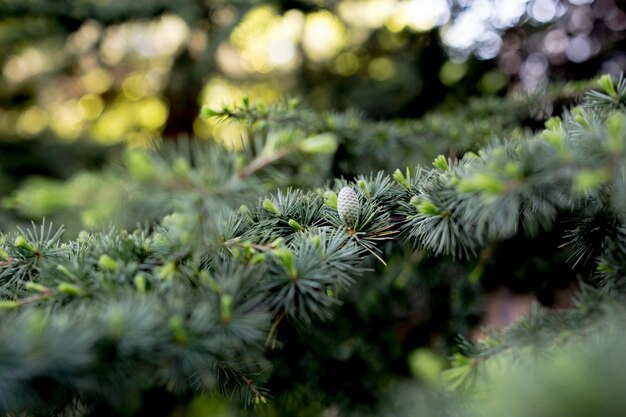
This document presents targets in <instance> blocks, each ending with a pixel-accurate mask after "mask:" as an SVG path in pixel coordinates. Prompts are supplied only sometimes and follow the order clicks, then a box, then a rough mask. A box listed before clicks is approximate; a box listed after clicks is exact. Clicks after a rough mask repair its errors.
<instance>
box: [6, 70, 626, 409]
mask: <svg viewBox="0 0 626 417" xmlns="http://www.w3.org/2000/svg"><path fill="white" fill-rule="evenodd" d="M600 85H601V87H602V88H603V92H602V93H597V92H595V93H590V94H589V95H588V100H587V102H586V104H584V105H582V106H577V107H573V108H572V109H571V110H568V111H566V112H564V114H563V115H562V117H559V118H556V117H555V118H551V119H549V120H548V121H547V122H546V126H545V130H543V131H542V132H541V133H540V134H538V135H536V136H534V137H526V136H523V135H520V136H519V137H516V136H508V137H506V136H504V135H503V136H502V137H500V139H499V140H497V141H495V142H492V143H490V144H485V143H480V146H479V147H476V148H473V150H474V152H472V151H471V149H469V148H470V146H469V145H458V146H457V148H456V150H455V151H454V152H449V155H448V156H444V155H441V156H438V157H436V158H435V160H434V162H433V163H432V167H430V168H429V167H426V166H418V167H415V168H407V169H404V168H403V169H402V170H401V169H398V170H396V171H395V172H394V173H393V174H391V175H390V174H388V173H385V172H384V171H383V172H380V173H377V174H366V173H362V172H354V173H355V174H359V175H356V176H355V177H354V178H351V179H344V178H341V179H335V180H334V181H333V182H329V183H328V184H327V186H325V187H318V188H315V189H306V188H305V187H306V186H307V185H309V186H311V185H315V184H314V182H312V181H311V178H307V175H309V172H310V171H307V169H310V167H311V166H315V165H316V164H321V166H323V164H329V165H327V166H332V164H333V161H331V159H330V156H332V155H333V154H334V153H335V151H336V150H337V148H338V147H341V146H346V147H348V146H351V145H350V141H351V140H356V139H357V137H358V135H360V134H366V135H367V134H369V135H370V136H369V137H370V138H371V137H376V133H375V132H377V130H376V128H379V129H380V131H381V132H382V131H384V132H387V133H386V134H387V136H386V137H385V139H384V140H382V141H381V147H387V146H389V147H390V148H389V149H391V151H390V152H393V153H395V152H398V151H397V149H396V148H394V146H393V145H394V144H395V143H399V144H403V145H402V146H406V148H408V147H409V146H410V145H409V144H414V143H413V142H411V141H410V139H411V133H410V132H412V131H414V130H415V129H419V126H422V128H424V127H423V126H424V125H419V124H412V123H408V124H405V123H402V122H400V123H398V124H397V125H393V124H392V123H391V122H386V123H380V124H378V123H371V122H365V121H363V122H362V123H361V119H359V117H358V116H356V115H354V114H348V115H340V116H338V115H326V116H323V117H320V116H318V115H315V114H313V113H309V112H300V111H297V110H296V109H295V108H292V107H291V106H290V105H287V106H286V107H282V108H265V107H262V106H258V105H251V104H250V103H249V102H248V101H247V100H244V101H243V105H242V106H241V108H235V109H231V108H224V109H220V110H208V109H205V110H203V114H204V116H206V117H222V118H225V119H226V118H228V119H237V120H242V121H244V122H246V123H248V125H249V126H252V127H253V128H254V129H253V130H251V131H252V132H253V134H252V135H251V136H250V138H249V144H245V145H244V146H243V148H242V149H241V150H231V151H228V150H224V149H223V148H220V147H218V146H208V145H207V146H206V147H204V146H201V145H199V144H196V143H191V142H182V143H181V144H180V145H179V147H178V149H177V151H176V152H175V153H168V152H165V153H161V154H157V153H152V154H148V153H144V152H140V151H132V152H130V153H128V154H127V160H126V170H127V171H124V173H121V172H122V171H118V172H117V173H110V174H106V175H128V174H130V176H131V178H132V181H131V182H130V183H129V185H128V187H127V190H128V191H127V192H129V194H130V195H132V194H135V195H136V196H137V195H138V196H139V197H138V198H136V200H131V201H132V202H138V203H137V204H138V205H137V206H135V208H138V207H150V206H151V205H152V210H146V211H143V212H142V215H143V216H145V217H144V218H146V219H149V220H150V219H153V218H156V217H157V216H163V215H165V217H162V218H161V219H160V220H158V221H154V222H153V221H148V222H146V224H145V225H142V226H138V227H137V228H135V229H134V230H132V231H126V230H125V229H123V228H118V227H114V226H112V227H110V228H109V229H108V230H105V231H101V232H81V233H80V234H79V235H78V236H77V237H76V238H74V239H69V240H65V239H64V238H63V229H59V228H55V227H54V226H52V225H51V224H50V223H49V222H42V223H41V225H40V226H39V225H35V224H33V226H32V228H30V229H18V230H17V231H14V232H8V233H4V234H2V235H1V237H0V296H1V297H2V299H1V301H0V308H1V310H2V313H1V314H2V315H1V317H0V411H2V412H3V413H10V414H19V413H21V412H24V411H25V412H29V413H31V414H35V415H51V414H62V413H67V412H74V413H76V414H82V415H89V414H105V413H119V414H126V415H133V414H137V413H141V412H145V410H142V407H145V406H144V405H143V402H142V398H143V396H146V395H148V394H149V393H150V392H152V391H153V390H165V391H166V392H168V393H170V394H171V395H175V396H179V398H185V396H186V395H189V393H190V392H193V391H205V390H220V391H222V392H226V393H228V394H231V393H239V394H240V395H241V397H242V398H243V399H244V400H245V401H246V402H247V403H253V404H257V405H259V408H258V409H256V410H260V411H259V412H262V409H263V405H262V403H266V402H268V401H270V402H271V401H272V399H271V398H270V397H269V396H268V393H267V392H266V391H265V389H264V388H262V387H263V386H264V382H266V381H267V380H268V378H269V377H268V375H267V368H268V366H270V363H271V360H274V361H275V362H276V363H280V360H281V359H280V356H281V355H283V354H284V355H285V356H287V355H288V354H289V351H290V350H291V349H293V348H292V347H291V346H292V345H290V343H291V339H293V338H294V337H293V335H292V333H293V332H294V330H295V331H300V332H302V333H303V334H306V333H307V332H309V331H311V332H312V333H311V334H315V332H317V331H319V328H317V329H316V326H318V323H321V322H332V321H333V320H338V321H340V320H341V317H337V316H335V313H336V312H337V311H338V308H339V306H340V305H341V304H342V303H343V302H349V300H350V297H351V295H350V294H351V291H353V288H354V286H357V287H358V286H359V284H360V283H359V280H366V279H367V278H366V277H367V276H368V275H367V274H368V273H369V272H368V271H371V270H374V271H378V272H376V274H377V275H378V276H377V278H378V280H379V281H383V282H384V281H385V280H386V277H385V275H384V274H383V273H380V270H381V268H384V265H385V264H386V263H387V262H388V263H389V270H390V271H392V273H395V270H394V269H393V268H394V267H395V266H394V263H393V257H394V254H396V253H398V251H401V250H405V251H411V252H412V253H413V254H419V256H425V257H427V258H429V259H433V260H435V261H436V260H441V262H442V263H443V264H448V263H449V262H450V260H451V259H452V260H458V262H459V263H460V265H465V266H467V265H469V268H470V270H471V273H470V274H469V277H468V278H469V280H470V281H477V280H480V279H481V277H482V276H483V274H484V272H485V267H486V265H485V262H486V261H485V259H488V258H489V256H490V255H489V254H490V253H493V251H494V250H496V249H494V248H496V247H497V246H498V245H501V244H506V243H507V242H511V241H512V240H514V239H533V238H537V237H538V238H540V239H541V238H542V237H543V236H548V235H550V234H552V233H556V234H557V235H559V237H558V239H561V242H563V241H565V242H567V246H568V247H570V248H572V249H571V254H572V256H571V258H570V264H571V267H572V268H574V270H575V271H576V272H577V273H578V274H579V276H580V279H581V281H582V282H581V283H580V287H581V288H582V291H581V294H580V296H579V298H578V301H577V304H576V306H575V307H574V308H573V309H569V310H564V311H562V312H559V313H547V312H545V311H543V310H541V309H538V310H537V311H536V312H534V313H533V314H532V315H531V316H530V317H528V318H527V319H525V320H523V321H521V322H520V323H518V324H517V325H516V326H514V327H513V328H511V329H510V330H509V331H507V332H503V333H501V334H493V335H490V336H488V337H486V338H483V339H482V340H481V341H480V342H477V343H469V342H463V343H461V344H460V345H459V346H458V352H457V353H456V354H454V355H453V356H452V360H451V367H450V369H448V370H446V371H445V372H444V373H443V374H442V380H443V383H444V385H445V386H446V387H447V388H448V389H449V390H451V391H454V392H455V393H453V394H450V393H448V394H445V395H446V396H451V397H453V398H455V399H458V397H462V398H461V399H462V400H463V401H456V402H454V404H455V405H453V406H450V408H455V407H459V409H458V410H452V411H451V413H452V412H455V413H456V412H458V413H461V414H463V415H481V413H483V412H484V413H487V414H488V415H489V413H491V412H493V413H494V414H492V415H498V414H497V413H496V411H494V410H501V408H498V407H501V406H502V405H501V404H499V403H498V402H497V401H496V400H494V401H493V403H494V404H491V403H490V404H489V405H488V406H485V407H484V409H482V410H475V408H476V407H475V406H476V405H480V403H481V397H480V395H479V394H480V393H481V392H483V391H485V390H486V391H488V392H496V391H497V390H498V389H499V385H498V384H496V386H495V388H494V386H492V385H491V384H489V382H488V381H489V378H491V377H493V378H494V380H496V381H500V380H504V381H507V383H509V382H510V383H511V384H515V383H516V381H515V378H517V377H518V376H517V375H519V378H520V379H523V378H529V377H528V376H526V375H525V372H526V371H525V370H524V369H523V368H524V367H523V365H522V366H520V365H516V364H515V363H516V362H517V361H522V360H523V361H528V363H533V364H534V363H542V362H541V359H539V362H534V360H535V359H533V357H534V356H543V355H541V354H540V353H541V352H544V351H545V352H547V353H546V355H547V356H549V355H553V356H554V355H559V354H560V352H565V353H566V354H565V355H564V356H563V359H562V360H561V361H560V362H556V363H555V364H554V365H550V366H551V368H549V369H548V370H545V371H542V370H540V371H537V372H538V374H537V375H534V374H533V375H531V377H532V378H537V379H538V380H539V381H541V383H542V384H544V385H541V387H546V389H547V388H549V387H551V386H553V385H554V384H557V386H558V387H562V388H563V391H562V394H560V395H561V396H562V398H556V399H555V401H559V400H563V399H565V398H567V395H569V394H567V393H568V392H569V391H567V387H566V385H565V382H563V383H561V382H560V380H555V379H554V378H555V377H554V375H556V374H558V373H559V372H560V370H561V369H562V368H566V367H567V366H570V365H569V364H570V362H568V361H581V362H584V361H587V362H584V363H587V364H588V365H587V368H583V369H582V370H580V371H579V373H577V374H576V375H577V377H578V378H579V379H578V380H577V381H583V380H584V378H585V377H586V376H587V375H591V377H592V378H595V379H592V380H593V381H595V380H597V379H600V378H601V372H602V370H603V369H605V368H598V369H595V368H594V367H593V366H592V365H589V364H590V362H588V361H592V360H593V361H595V360H605V361H611V360H613V358H616V357H618V356H619V354H620V352H621V350H620V349H621V348H619V349H617V348H616V349H617V350H615V349H613V348H612V347H613V345H614V344H613V342H612V341H613V340H615V341H623V340H624V332H623V326H621V327H620V325H619V324H616V319H615V318H614V317H616V315H617V317H619V314H620V313H619V312H620V311H621V310H619V308H620V307H613V309H611V308H610V307H609V306H610V305H611V304H612V303H617V304H621V303H620V302H619V300H620V297H621V292H620V291H621V289H622V288H623V278H624V277H623V271H624V259H625V258H626V232H625V230H626V229H625V226H624V222H625V216H626V200H625V197H624V196H626V175H625V174H626V171H625V170H626V168H625V167H626V165H625V162H626V159H625V150H626V113H625V112H624V102H625V100H626V87H625V83H624V81H623V79H621V78H620V79H619V80H617V82H614V81H613V80H611V79H610V78H608V77H604V78H602V79H601V83H600ZM429 120H430V122H427V123H433V122H432V120H434V119H429ZM350 126H352V128H351V127H350ZM431 126H432V124H431ZM424 129H426V128H424ZM485 129H487V128H485ZM255 132H256V133H255ZM367 132H369V133H367ZM407 132H409V133H407ZM341 135H344V136H343V137H341ZM478 136H479V139H480V138H481V136H480V134H479V135H478ZM467 137H468V138H470V137H472V133H467ZM367 140H368V141H369V140H372V139H369V138H368V139H367ZM372 141H373V142H375V140H372ZM403 141H406V142H404V143H403ZM479 142H480V140H479ZM417 145H419V143H418V144H417ZM446 146H448V144H446ZM406 148H402V149H406ZM416 148H418V150H417V152H420V150H419V146H416ZM385 149H387V148H385ZM444 151H448V149H447V148H444ZM387 152H389V151H387ZM355 155H356V156H357V159H358V157H359V156H358V155H359V154H358V153H355ZM370 158H372V160H374V161H378V162H379V163H380V164H381V165H383V166H380V168H388V166H386V165H384V164H385V163H388V161H385V159H386V154H385V155H381V154H379V153H378V152H376V151H374V152H373V153H372V155H370ZM305 159H306V160H307V162H308V163H307V164H302V161H304V160H305ZM368 163H369V161H368ZM372 165H373V166H377V165H376V163H374V164H372ZM307 166H308V167H309V168H307ZM279 168H280V170H279ZM286 168H287V169H292V171H291V172H293V174H294V175H293V176H292V177H290V178H288V179H285V178H282V177H281V174H280V172H286V171H285V169H286ZM347 171H351V169H350V170H347ZM355 171H357V169H355ZM283 175H284V174H283ZM104 178H105V180H104V181H106V180H107V179H106V178H107V177H106V176H105V177H104ZM268 178H269V179H272V180H273V181H272V182H268V181H267V179H268ZM294 178H295V180H293V179H294ZM291 181H293V183H291ZM270 183H271V184H279V185H294V184H295V185H299V186H301V187H302V188H301V189H293V188H286V189H283V190H281V191H271V190H266V189H265V188H264V184H270ZM259 195H260V197H259ZM255 199H256V200H255ZM120 201H121V202H122V203H123V204H126V202H127V200H120ZM251 201H252V202H251ZM132 207H133V206H132V205H131V206H130V208H127V210H132ZM237 207H238V208H237ZM143 216H142V217H143ZM565 220H566V221H565ZM568 254H569V252H568ZM518 256H520V257H522V258H524V257H525V254H524V253H520V254H518ZM453 265H454V264H453ZM594 270H596V271H595V272H594ZM401 272H402V271H401ZM398 275H401V274H398ZM379 285H382V284H379ZM362 301H363V300H362ZM363 302H364V301H363ZM363 309H364V310H366V307H363ZM615 311H618V312H617V313H616V312H615ZM309 329H312V330H309ZM283 335H286V336H283ZM288 335H291V336H288ZM588 335H592V339H593V340H592V341H588V340H584V339H587V338H588ZM605 335H609V336H610V337H609V336H607V337H604V336H605ZM302 337H303V338H306V337H307V336H302ZM581 339H583V343H582V347H581V348H580V350H581V352H582V353H581V352H578V349H579V347H578V346H579V345H580V340H581ZM596 339H597V340H596ZM616 343H617V342H616ZM562 345H564V346H565V348H563V347H562ZM621 346H623V344H621ZM607 349H608V350H609V352H607ZM529 352H530V353H529ZM300 353H301V354H303V353H302V352H300ZM276 356H278V358H276ZM520 358H521V359H520ZM603 363H605V364H607V363H611V362H603ZM499 367H507V368H506V369H509V368H508V367H511V369H514V370H515V372H514V377H511V378H508V377H507V376H506V370H505V371H504V372H500V373H498V371H497V369H498V368H499ZM609 368H610V365H606V369H609ZM529 372H531V373H532V372H534V371H532V370H531V371H529ZM501 374H502V375H501ZM485 375H488V376H485ZM377 378H381V379H382V377H380V376H379V375H378V376H377ZM498 378H500V379H498ZM622 380H623V375H621V376H620V375H617V376H616V380H615V381H616V383H617V384H619V381H622ZM581 383H582V382H581ZM599 386H603V385H599ZM618 386H619V385H618ZM576 388H577V389H583V388H580V387H576ZM457 393H458V394H457ZM541 393H542V391H541V388H532V387H531V388H530V389H529V390H528V396H529V397H530V398H533V395H534V396H537V395H540V394H541ZM277 394H280V393H276V392H270V395H277ZM416 395H417V394H416ZM441 395H444V394H441ZM494 398H508V397H507V396H506V394H503V395H498V396H496V395H495V394H494ZM583 400H584V399H581V401H583ZM610 400H615V403H611V404H612V405H606V408H603V409H606V410H609V411H610V410H612V411H615V412H617V411H619V410H621V408H620V407H622V406H623V400H622V399H621V398H618V397H611V398H610ZM435 401H437V400H435ZM607 401H608V400H607ZM620 401H621V402H620ZM465 402H467V404H465ZM423 404H428V401H427V400H424V401H423ZM555 404H557V405H555V406H554V407H557V408H555V410H557V409H558V410H566V409H568V408H559V405H558V403H557V402H555ZM516 407H519V410H520V411H519V413H518V414H513V415H528V414H526V413H527V412H530V413H531V414H532V415H544V414H540V412H543V411H541V410H540V409H538V408H532V407H535V405H533V404H530V405H527V404H525V403H521V402H520V403H519V404H517V405H516ZM525 407H530V408H525ZM537 407H539V406H537ZM448 409H449V408H448V407H446V408H440V409H439V410H438V411H437V412H440V413H444V412H447V411H446V410H448ZM525 410H530V411H525ZM546 410H550V408H546ZM535 411H536V413H535ZM411 412H412V411H411V410H408V411H407V410H404V411H402V410H399V411H398V413H400V414H399V415H405V414H402V413H411ZM513 412H514V413H516V412H517V409H515V410H514V411H513ZM607 412H608V411H607ZM476 413H478V414H476ZM538 413H539V414H538ZM406 415H409V414H406ZM500 415H501V414H500ZM564 415H565V414H564ZM581 415H587V414H584V413H583V414H581Z"/></svg>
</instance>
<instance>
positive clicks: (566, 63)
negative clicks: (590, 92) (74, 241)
mask: <svg viewBox="0 0 626 417" xmlns="http://www.w3.org/2000/svg"><path fill="white" fill-rule="evenodd" d="M625 28H626V14H625V13H624V5H623V4H621V3H619V2H616V1H614V0H598V1H592V0H568V1H560V0H475V1H470V0H303V1H262V0H258V1H247V0H240V1H219V0H212V1H198V0H180V1H176V2H170V1H165V0H135V1H132V2H128V1H125V0H81V1H69V0H67V1H47V0H29V1H22V0H3V1H2V2H0V68H1V78H0V103H1V105H0V199H2V197H6V196H8V195H10V194H11V193H12V192H13V190H15V189H16V188H17V187H19V186H20V185H23V184H24V181H29V184H32V183H33V182H35V184H38V181H40V178H42V177H43V178H58V179H66V178H69V177H70V176H71V175H72V174H74V173H76V172H78V171H80V170H82V169H85V168H97V167H100V166H102V165H103V164H104V163H105V162H106V161H107V160H109V159H110V157H111V156H112V155H117V154H118V153H119V150H120V149H121V147H123V146H130V147H143V148H152V147H155V146H158V145H159V143H161V142H162V141H163V140H168V139H176V138H180V137H194V138H200V139H202V140H209V141H218V142H222V143H224V144H225V146H227V147H233V146H235V147H236V146H237V144H238V143H239V141H240V139H241V138H242V137H245V135H246V133H247V132H246V130H245V129H244V128H243V127H242V126H241V125H239V124H235V123H219V122H218V121H215V120H209V121H207V120H203V119H201V118H199V117H198V113H199V109H200V107H201V106H202V105H209V106H211V107H214V108H219V106H221V105H231V104H233V103H234V102H236V101H237V100H239V99H240V98H241V97H242V96H243V95H247V96H249V97H250V99H251V100H252V101H257V100H260V101H262V102H264V103H268V104H269V103H273V102H276V101H280V100H282V99H283V98H284V97H299V98H300V99H301V100H302V101H303V102H304V103H305V105H306V106H308V107H309V108H312V109H313V110H318V111H335V110H345V109H356V110H358V111H360V112H362V113H363V114H364V115H365V116H366V117H370V118H373V119H377V120H378V119H383V120H386V119H396V118H415V117H419V116H421V115H423V114H425V113H427V112H429V111H432V110H433V109H437V110H440V111H442V110H443V111H453V110H454V109H459V108H460V109H463V107H464V106H465V105H466V103H467V100H468V98H469V97H472V96H490V95H499V96H504V95H506V94H510V93H516V92H518V93H519V92H528V91H536V90H538V89H539V90H540V89H542V88H544V87H546V86H547V85H548V84H549V83H550V82H554V81H560V82H565V81H572V80H580V79H588V78H590V77H593V76H594V75H596V74H598V73H611V74H614V75H617V74H618V73H619V72H620V71H623V70H624V68H626V53H624V51H625V50H626V48H625V42H626V40H625V39H626V36H625V34H624V29H625ZM492 107H493V106H492ZM496 107H497V105H496ZM555 107H556V108H555ZM540 110H541V111H540V112H539V114H538V115H536V116H537V118H538V119H545V117H547V116H549V115H551V114H552V113H554V112H558V111H559V109H558V106H554V105H553V103H551V102H547V103H546V104H545V106H544V107H543V108H541V109H540ZM524 123H526V124H528V120H525V121H524ZM537 126H539V125H535V126H532V123H531V127H537ZM428 157H430V155H428ZM413 162H415V161H413ZM374 168H375V167H372V168H371V169H374ZM335 174H336V175H337V174H340V173H339V172H335ZM33 177H36V178H33ZM45 184H46V185H49V183H45ZM86 187H87V188H89V187H94V184H93V182H89V181H88V179H84V180H83V182H82V188H83V189H84V188H86ZM40 188H41V187H40ZM59 193H60V191H59ZM45 194H46V195H45V196H43V195H37V196H35V195H33V193H31V197H30V199H31V200H33V199H35V200H36V201H30V202H29V203H28V204H27V205H29V206H30V207H31V208H32V210H30V211H29V210H23V209H22V210H19V209H18V210H16V206H19V205H20V204H21V205H22V206H24V205H25V204H24V203H23V202H22V203H19V202H18V203H16V202H15V199H13V201H11V200H10V199H9V200H6V199H5V200H3V201H4V203H2V204H1V206H2V209H1V211H0V222H3V223H5V224H6V225H8V224H9V221H10V220H11V221H13V220H15V218H16V216H17V218H18V219H19V220H21V221H24V220H26V219H28V218H29V217H32V216H37V217H38V216H41V215H45V214H46V212H48V211H50V210H51V209H54V208H56V207H57V206H63V205H73V206H77V205H80V201H73V202H72V201H70V202H69V203H68V197H67V196H63V195H58V196H57V197H56V198H55V195H56V194H58V193H57V192H56V191H55V192H48V193H45ZM60 194H62V193H60ZM77 195H79V197H75V198H79V199H80V198H84V195H83V194H80V193H78V194H77ZM22 208H23V207H22ZM83 223H86V225H87V226H89V223H90V222H89V219H87V221H86V222H83ZM1 224H2V223H0V225H1Z"/></svg>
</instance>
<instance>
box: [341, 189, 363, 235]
mask: <svg viewBox="0 0 626 417" xmlns="http://www.w3.org/2000/svg"><path fill="white" fill-rule="evenodd" d="M337 212H338V213H339V218H340V219H341V221H343V222H344V223H345V224H347V225H348V226H354V225H355V224H356V222H357V221H358V219H359V212H360V207H359V198H358V197H357V195H356V193H355V192H354V190H353V189H352V188H351V187H343V188H342V189H341V191H339V195H338V196H337Z"/></svg>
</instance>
